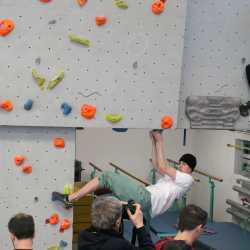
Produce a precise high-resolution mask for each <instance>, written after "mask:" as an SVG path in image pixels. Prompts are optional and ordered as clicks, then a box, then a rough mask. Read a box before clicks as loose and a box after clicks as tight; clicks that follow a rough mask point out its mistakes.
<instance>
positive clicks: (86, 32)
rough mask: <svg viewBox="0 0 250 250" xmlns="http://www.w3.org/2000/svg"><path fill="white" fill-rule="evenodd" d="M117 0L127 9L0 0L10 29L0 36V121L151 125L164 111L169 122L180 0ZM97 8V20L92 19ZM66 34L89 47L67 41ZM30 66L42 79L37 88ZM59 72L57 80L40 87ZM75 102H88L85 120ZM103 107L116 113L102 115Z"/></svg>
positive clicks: (180, 31) (175, 94) (180, 33)
mask: <svg viewBox="0 0 250 250" xmlns="http://www.w3.org/2000/svg"><path fill="white" fill-rule="evenodd" d="M124 1H125V2H126V3H127V5H128V8H127V9H122V8H119V7H118V6H116V4H115V2H117V1H114V0H107V1H104V0H99V1H98V0H96V1H87V3H86V4H85V5H84V6H83V7H79V6H78V4H77V1H76V0H52V1H50V2H48V3H43V2H41V1H39V0H33V1H30V0H22V1H16V0H1V1H0V19H1V18H10V19H12V20H13V21H14V23H15V29H14V30H13V31H12V32H11V33H10V34H8V35H7V36H5V37H0V55H1V57H0V63H1V70H0V72H1V74H0V102H1V101H4V100H6V99H9V100H11V101H12V102H13V110H12V111H11V112H6V111H4V110H0V125H12V124H15V125H21V126H23V125H32V126H34V125H35V126H65V127H79V126H81V127H82V126H83V127H111V126H112V127H133V128H156V127H160V124H161V118H162V117H163V116H165V115H170V116H172V118H173V120H174V126H176V124H177V116H178V101H179V90H180V89H179V87H180V78H181V66H182V52H183V37H184V29H185V16H186V1H184V0H175V1H166V3H165V10H164V12H162V13H161V14H160V15H156V14H154V13H152V11H151V4H152V2H153V1H152V0H124ZM100 15H104V16H105V17H106V18H107V22H106V24H105V25H103V26H97V25H96V23H95V17H96V16H100ZM72 34H73V35H77V36H79V37H81V38H84V39H88V40H89V42H90V46H89V47H88V46H86V45H88V44H86V42H88V41H86V40H84V43H85V46H84V45H82V44H78V43H74V42H72V41H70V39H69V37H68V36H69V35H72ZM32 70H33V72H34V70H35V71H36V73H37V74H38V75H40V76H41V77H43V78H44V79H45V80H46V82H45V85H44V90H41V89H40V88H39V86H38V85H37V83H36V80H35V79H34V77H33V76H32ZM61 71H63V72H64V79H63V80H62V81H61V82H60V83H59V84H58V85H57V86H56V87H55V88H53V89H52V90H49V89H47V87H48V85H49V81H50V80H52V79H53V78H54V77H56V76H57V74H58V73H60V72H61ZM35 76H37V75H36V74H35ZM35 78H36V79H37V77H35ZM40 80H41V78H40ZM29 99H31V100H32V101H33V106H32V109H30V110H29V111H27V110H24V104H25V103H26V102H27V100H29ZM64 102H66V103H67V104H68V105H69V106H71V107H72V112H71V113H70V114H68V115H64V114H63V112H62V109H61V105H62V104H63V103H64ZM83 104H91V105H94V106H96V115H95V117H94V118H93V119H91V120H90V119H85V118H83V117H82V116H81V115H80V109H81V106H82V105H83ZM28 106H29V105H28ZM29 107H30V106H29ZM107 114H112V115H114V114H115V115H117V114H120V115H122V116H123V120H122V121H120V122H119V123H115V124H114V123H111V122H108V121H106V120H105V117H106V115H107ZM111 118H113V117H111ZM114 118H117V117H114Z"/></svg>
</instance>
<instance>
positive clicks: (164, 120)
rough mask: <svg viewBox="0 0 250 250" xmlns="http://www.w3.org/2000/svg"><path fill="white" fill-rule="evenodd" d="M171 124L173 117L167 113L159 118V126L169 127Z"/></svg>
mask: <svg viewBox="0 0 250 250" xmlns="http://www.w3.org/2000/svg"><path fill="white" fill-rule="evenodd" d="M172 126H173V119H172V117H171V116H169V115H165V116H163V117H162V118H161V128H171V127H172Z"/></svg>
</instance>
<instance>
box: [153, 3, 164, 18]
mask: <svg viewBox="0 0 250 250" xmlns="http://www.w3.org/2000/svg"><path fill="white" fill-rule="evenodd" d="M164 8H165V1H163V0H156V1H154V2H153V3H152V5H151V10H152V12H153V13H154V14H156V15H159V14H161V13H162V12H163V11H164Z"/></svg>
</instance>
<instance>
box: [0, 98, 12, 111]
mask: <svg viewBox="0 0 250 250" xmlns="http://www.w3.org/2000/svg"><path fill="white" fill-rule="evenodd" d="M0 108H2V109H4V110H5V111H7V112H10V111H11V110H12V109H13V104H12V102H11V101H10V100H4V101H2V102H1V103H0Z"/></svg>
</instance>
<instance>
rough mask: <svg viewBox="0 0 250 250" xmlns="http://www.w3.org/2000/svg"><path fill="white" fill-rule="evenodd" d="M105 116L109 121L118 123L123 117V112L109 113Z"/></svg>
mask: <svg viewBox="0 0 250 250" xmlns="http://www.w3.org/2000/svg"><path fill="white" fill-rule="evenodd" d="M105 118H106V120H107V121H109V122H112V123H117V122H120V121H121V120H122V119H123V116H122V115H121V114H107V115H106V117H105Z"/></svg>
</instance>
